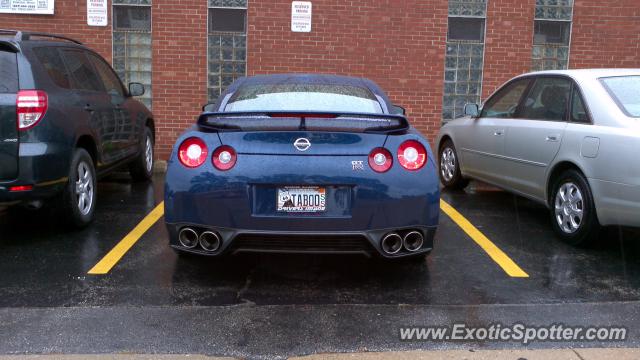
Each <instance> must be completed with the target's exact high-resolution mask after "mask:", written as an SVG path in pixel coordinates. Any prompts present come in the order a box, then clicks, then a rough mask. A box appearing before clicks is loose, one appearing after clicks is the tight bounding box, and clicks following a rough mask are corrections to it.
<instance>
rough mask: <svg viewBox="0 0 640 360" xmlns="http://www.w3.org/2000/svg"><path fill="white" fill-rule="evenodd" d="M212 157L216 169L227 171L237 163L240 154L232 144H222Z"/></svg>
mask: <svg viewBox="0 0 640 360" xmlns="http://www.w3.org/2000/svg"><path fill="white" fill-rule="evenodd" d="M212 158H213V159H212V160H213V166H215V167H216V169H218V170H222V171H226V170H229V169H231V168H232V167H234V166H235V165H236V160H237V159H238V155H237V154H236V151H235V150H234V149H233V148H232V147H231V146H228V145H222V146H220V147H218V148H217V149H216V150H215V151H214V152H213V156H212Z"/></svg>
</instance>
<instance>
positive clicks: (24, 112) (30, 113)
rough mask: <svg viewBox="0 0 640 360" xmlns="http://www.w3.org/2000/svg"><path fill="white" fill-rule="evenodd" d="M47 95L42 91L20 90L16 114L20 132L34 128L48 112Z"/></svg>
mask: <svg viewBox="0 0 640 360" xmlns="http://www.w3.org/2000/svg"><path fill="white" fill-rule="evenodd" d="M48 103H49V101H48V98H47V93H46V92H44V91H42V90H20V91H18V96H17V98H16V114H17V122H18V129H19V130H26V129H29V128H32V127H34V126H35V125H36V124H37V123H38V122H39V121H40V120H42V118H43V117H44V113H46V112H47V107H48Z"/></svg>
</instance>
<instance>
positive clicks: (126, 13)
mask: <svg viewBox="0 0 640 360" xmlns="http://www.w3.org/2000/svg"><path fill="white" fill-rule="evenodd" d="M113 68H114V70H115V71H116V73H118V76H120V79H121V80H122V82H123V83H124V84H125V86H126V85H127V84H128V83H131V82H139V83H141V84H143V85H144V87H145V93H144V95H142V96H140V97H139V98H138V99H139V100H140V101H142V102H143V103H144V104H145V105H147V107H149V108H151V98H152V91H151V0H113Z"/></svg>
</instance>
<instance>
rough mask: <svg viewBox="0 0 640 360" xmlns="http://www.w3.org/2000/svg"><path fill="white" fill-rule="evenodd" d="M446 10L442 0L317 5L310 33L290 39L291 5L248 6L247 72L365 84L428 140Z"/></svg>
mask: <svg viewBox="0 0 640 360" xmlns="http://www.w3.org/2000/svg"><path fill="white" fill-rule="evenodd" d="M447 7H448V1H447V0H427V1H424V0H423V1H416V0H409V1H399V0H396V1H393V0H386V1H345V0H316V1H313V19H312V32H311V33H292V32H291V31H290V27H291V1H289V0H251V1H250V3H249V33H248V72H249V74H265V73H274V72H322V73H333V74H344V75H353V76H362V77H367V78H370V79H372V80H373V81H375V82H377V83H378V84H379V85H380V86H381V87H382V88H383V89H384V90H385V91H386V92H387V93H388V94H389V96H390V97H391V99H392V100H393V101H394V102H395V103H397V104H398V105H402V106H405V107H406V109H407V113H408V115H409V117H410V120H411V122H412V123H413V124H414V125H416V127H417V128H418V129H420V130H421V131H422V132H423V133H424V134H425V135H429V136H432V137H433V136H434V135H435V134H436V133H437V131H438V129H439V127H440V121H441V112H442V110H441V109H442V86H443V81H444V74H443V72H444V53H445V41H446V34H447Z"/></svg>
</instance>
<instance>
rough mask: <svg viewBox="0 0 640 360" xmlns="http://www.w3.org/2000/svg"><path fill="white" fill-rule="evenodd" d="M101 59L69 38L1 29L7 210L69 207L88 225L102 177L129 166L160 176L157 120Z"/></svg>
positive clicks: (1, 167) (78, 222)
mask: <svg viewBox="0 0 640 360" xmlns="http://www.w3.org/2000/svg"><path fill="white" fill-rule="evenodd" d="M143 93H144V86H142V84H139V83H131V84H129V86H128V90H127V89H125V88H124V87H123V85H122V82H121V81H120V79H119V78H118V76H117V75H116V73H115V72H114V71H113V69H112V68H111V66H109V64H108V63H107V62H106V61H105V60H104V59H103V58H102V57H100V55H98V54H97V53H95V52H94V51H91V50H90V49H87V48H86V47H84V46H82V44H81V43H79V42H77V41H75V40H73V39H69V38H66V37H62V36H58V35H51V34H43V33H26V32H20V31H14V30H0V205H2V206H5V205H13V204H20V203H22V204H27V205H31V206H33V207H40V206H41V205H42V204H43V203H44V202H46V201H49V202H51V203H54V205H59V206H60V207H62V209H63V213H62V214H61V215H62V216H63V217H64V218H65V219H68V220H69V222H70V224H71V225H74V226H78V227H81V226H84V225H86V224H88V223H89V222H90V221H91V219H92V217H93V213H94V210H95V206H96V195H97V194H96V190H97V189H96V179H97V177H99V176H102V175H105V174H107V173H108V172H110V171H112V170H114V169H116V168H119V167H120V166H122V165H128V166H129V170H130V173H131V175H132V177H133V178H134V179H135V180H142V181H144V180H149V179H150V178H151V175H152V170H153V144H154V122H153V115H152V114H151V112H150V111H149V110H148V109H147V108H146V107H145V106H144V105H143V104H141V103H140V102H138V101H137V100H135V99H133V98H132V96H139V95H142V94H143Z"/></svg>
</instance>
